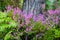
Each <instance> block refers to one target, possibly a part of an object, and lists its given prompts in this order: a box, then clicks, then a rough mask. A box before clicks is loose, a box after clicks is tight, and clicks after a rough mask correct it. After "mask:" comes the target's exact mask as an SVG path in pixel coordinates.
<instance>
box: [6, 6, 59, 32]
mask: <svg viewBox="0 0 60 40" xmlns="http://www.w3.org/2000/svg"><path fill="white" fill-rule="evenodd" d="M7 10H11V8H10V6H8V8H7ZM16 14H18V17H20V20H21V19H22V18H23V20H24V21H22V23H23V24H22V23H21V25H22V26H24V24H26V25H27V24H32V23H31V21H30V19H32V20H33V21H34V22H41V23H42V24H43V25H44V24H46V25H48V26H52V25H55V24H58V23H59V20H60V10H57V9H56V10H48V11H47V12H46V14H44V13H43V14H38V15H37V16H36V15H33V13H32V12H29V13H28V14H26V13H24V11H21V10H20V9H19V8H18V7H17V8H13V18H14V20H18V19H15V16H16ZM46 16H47V17H46ZM29 28H30V29H29ZM31 29H32V26H31V25H30V26H29V27H26V31H28V30H31Z"/></svg>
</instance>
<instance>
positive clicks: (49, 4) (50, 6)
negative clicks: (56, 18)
mask: <svg viewBox="0 0 60 40" xmlns="http://www.w3.org/2000/svg"><path fill="white" fill-rule="evenodd" d="M55 1H56V0H46V9H47V10H49V9H55V6H54V2H55Z"/></svg>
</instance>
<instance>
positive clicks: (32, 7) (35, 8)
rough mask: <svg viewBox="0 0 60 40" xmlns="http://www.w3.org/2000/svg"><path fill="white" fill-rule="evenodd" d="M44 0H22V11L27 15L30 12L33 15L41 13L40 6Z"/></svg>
mask: <svg viewBox="0 0 60 40" xmlns="http://www.w3.org/2000/svg"><path fill="white" fill-rule="evenodd" d="M44 2H45V0H24V4H23V11H24V12H25V13H27V14H28V12H32V13H33V14H34V15H37V14H39V13H42V8H41V5H42V4H43V3H44Z"/></svg>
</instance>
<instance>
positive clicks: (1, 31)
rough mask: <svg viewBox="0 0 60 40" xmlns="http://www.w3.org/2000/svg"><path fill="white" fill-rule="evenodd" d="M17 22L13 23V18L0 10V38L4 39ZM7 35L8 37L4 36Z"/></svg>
mask: <svg viewBox="0 0 60 40" xmlns="http://www.w3.org/2000/svg"><path fill="white" fill-rule="evenodd" d="M16 26H17V23H15V21H14V20H12V18H11V17H8V16H7V13H5V12H0V38H2V39H4V37H5V39H4V40H6V39H7V38H9V35H10V34H9V32H10V31H11V30H13V28H16ZM7 35H8V37H6V36H7Z"/></svg>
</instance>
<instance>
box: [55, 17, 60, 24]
mask: <svg viewBox="0 0 60 40" xmlns="http://www.w3.org/2000/svg"><path fill="white" fill-rule="evenodd" d="M58 19H59V18H58V16H57V17H56V19H55V20H56V24H58V21H59V20H58Z"/></svg>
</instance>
